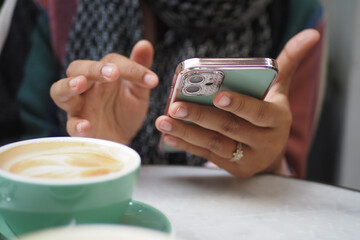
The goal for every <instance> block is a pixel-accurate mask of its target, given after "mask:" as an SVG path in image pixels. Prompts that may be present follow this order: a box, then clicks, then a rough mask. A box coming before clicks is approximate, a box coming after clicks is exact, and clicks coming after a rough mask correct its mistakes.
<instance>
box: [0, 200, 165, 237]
mask: <svg viewBox="0 0 360 240" xmlns="http://www.w3.org/2000/svg"><path fill="white" fill-rule="evenodd" d="M119 224H124V225H131V226H138V227H145V228H150V229H154V230H158V231H161V232H163V233H168V234H171V231H172V229H171V224H170V221H169V219H168V218H167V217H166V216H165V215H164V214H163V213H162V212H161V211H159V210H158V209H156V208H154V207H152V206H150V205H148V204H146V203H143V202H139V201H135V200H132V201H131V202H130V203H129V207H128V208H127V209H126V211H125V213H124V216H123V218H122V219H121V221H120V222H119ZM0 233H1V234H2V235H3V236H5V237H6V238H13V237H15V236H14V234H13V233H12V232H11V230H10V229H9V227H8V226H7V224H6V223H5V221H4V219H3V218H2V217H1V216H0Z"/></svg>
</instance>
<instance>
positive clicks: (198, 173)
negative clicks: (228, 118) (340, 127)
mask: <svg viewBox="0 0 360 240" xmlns="http://www.w3.org/2000/svg"><path fill="white" fill-rule="evenodd" d="M134 199H135V200H138V201H142V202H145V203H148V204H150V205H152V206H154V207H156V208H158V209H159V210H161V211H162V212H164V213H165V214H166V215H167V216H168V217H169V219H170V221H171V223H172V225H173V227H174V230H175V236H177V237H179V238H180V239H182V240H197V239H199V240H212V239H214V240H215V239H216V240H224V239H261V240H263V239H284V240H285V239H286V240H289V239H301V240H305V239H306V240H311V239H337V240H338V239H346V240H349V239H356V240H358V239H360V193H359V192H357V191H352V190H347V189H343V188H339V187H335V186H329V185H324V184H319V183H314V182H309V181H304V180H297V179H291V178H285V177H279V176H273V175H260V176H256V177H253V178H251V179H246V180H244V179H236V178H234V177H232V176H230V175H229V174H228V173H226V172H225V171H223V170H220V169H207V168H200V167H182V166H142V167H141V170H140V178H139V182H138V185H137V188H136V191H135V195H134Z"/></svg>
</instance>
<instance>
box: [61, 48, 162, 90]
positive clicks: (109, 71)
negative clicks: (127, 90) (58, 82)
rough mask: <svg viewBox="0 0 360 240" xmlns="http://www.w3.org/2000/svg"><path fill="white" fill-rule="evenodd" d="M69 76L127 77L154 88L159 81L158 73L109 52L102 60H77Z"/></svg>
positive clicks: (95, 78) (68, 72)
mask: <svg viewBox="0 0 360 240" xmlns="http://www.w3.org/2000/svg"><path fill="white" fill-rule="evenodd" d="M66 75H67V76H68V77H75V76H79V75H82V76H85V77H86V78H87V79H89V80H100V81H115V80H117V79H120V78H122V79H125V80H128V81H131V82H133V83H136V84H140V85H142V86H144V87H148V88H153V87H155V86H156V85H157V83H158V77H157V75H156V74H155V73H154V72H152V71H151V70H149V69H148V68H146V67H144V66H142V65H141V64H139V63H137V62H135V61H132V60H130V59H129V58H127V57H125V56H122V55H120V54H116V53H111V54H108V55H107V56H106V57H105V58H104V59H102V60H101V61H92V60H76V61H73V62H71V64H70V65H69V67H68V69H67V71H66Z"/></svg>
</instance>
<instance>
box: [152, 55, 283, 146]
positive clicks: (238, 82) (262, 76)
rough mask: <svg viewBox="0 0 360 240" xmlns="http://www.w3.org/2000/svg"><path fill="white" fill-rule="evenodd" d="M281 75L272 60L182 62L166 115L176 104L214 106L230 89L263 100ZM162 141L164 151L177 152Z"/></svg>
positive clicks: (177, 72) (176, 73)
mask: <svg viewBox="0 0 360 240" xmlns="http://www.w3.org/2000/svg"><path fill="white" fill-rule="evenodd" d="M277 76H278V66H277V63H276V60H275V59H272V58H190V59H187V60H185V61H183V62H181V63H180V64H179V65H178V66H177V68H176V70H175V74H174V78H173V82H172V85H171V90H170V94H169V98H168V102H167V104H166V109H165V115H168V109H169V107H170V106H171V104H172V103H174V102H176V101H186V102H192V103H197V104H202V105H213V97H214V95H215V94H216V93H217V92H218V91H222V90H230V91H235V92H238V93H241V94H246V95H248V96H252V97H255V98H258V99H264V98H265V96H266V94H267V92H268V91H269V89H270V87H271V85H272V83H273V82H274V81H275V80H276V78H277ZM163 137H164V134H162V136H161V138H160V143H159V147H160V149H161V150H162V151H168V152H178V151H180V150H178V149H176V148H173V147H170V146H168V145H166V144H165V143H164V142H163Z"/></svg>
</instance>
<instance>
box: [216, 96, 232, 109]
mask: <svg viewBox="0 0 360 240" xmlns="http://www.w3.org/2000/svg"><path fill="white" fill-rule="evenodd" d="M217 103H218V105H219V106H222V107H226V106H229V105H230V103H231V99H230V98H229V97H227V96H222V97H221V98H220V100H219V101H218V102H217Z"/></svg>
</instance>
